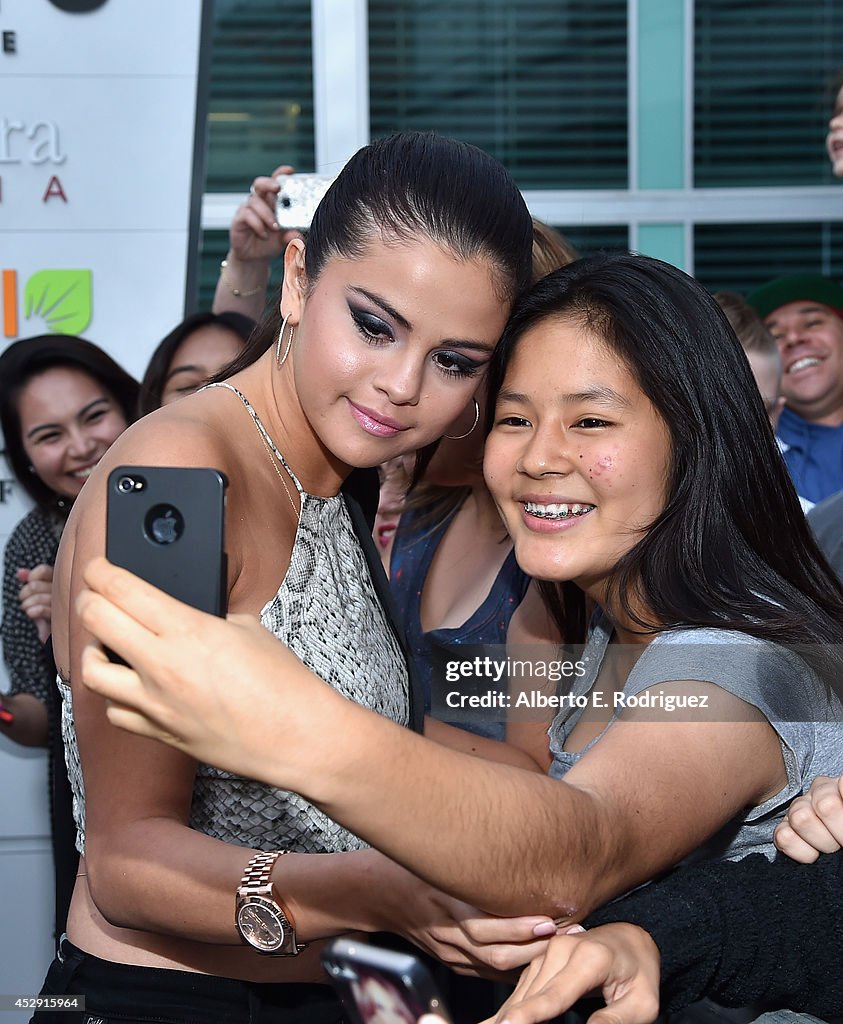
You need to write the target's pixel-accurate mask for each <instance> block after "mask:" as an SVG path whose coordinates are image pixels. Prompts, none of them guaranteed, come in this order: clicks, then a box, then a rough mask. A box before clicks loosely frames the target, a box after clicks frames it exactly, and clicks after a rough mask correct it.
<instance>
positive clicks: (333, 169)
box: [311, 0, 369, 174]
mask: <svg viewBox="0 0 843 1024" xmlns="http://www.w3.org/2000/svg"><path fill="white" fill-rule="evenodd" d="M311 10H312V23H313V113H314V134H315V143H316V145H315V148H316V170H317V172H318V173H320V174H337V173H338V172H339V171H340V170H341V169H342V167H343V165H344V164H345V162H346V161H347V160H348V158H349V157H350V156H351V155H352V154H353V153H356V152H357V150H358V149H360V147H361V146H365V145H366V144H367V143H368V141H369V39H368V32H369V29H368V16H367V4H366V0H312V8H311Z"/></svg>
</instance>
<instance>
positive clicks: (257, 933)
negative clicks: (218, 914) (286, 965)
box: [234, 850, 305, 956]
mask: <svg viewBox="0 0 843 1024" xmlns="http://www.w3.org/2000/svg"><path fill="white" fill-rule="evenodd" d="M288 852H289V851H288V850H277V851H276V852H275V853H256V854H255V856H254V857H252V859H251V860H250V861H249V863H248V865H247V866H246V871H245V872H244V874H243V877H242V878H241V879H240V886H239V888H238V889H237V896H236V900H235V906H234V923H235V925H236V926H237V931H238V932H239V933H240V938H241V939H242V940H243V941H244V942H246V943H248V944H249V945H250V946H252V947H253V948H254V949H256V950H257V951H258V952H259V953H263V954H264V955H265V956H295V955H296V954H297V953H301V951H302V950H303V949H305V945H304V944H302V945H298V944H297V943H296V922H295V921H294V920H293V915H292V914H291V913H290V912H289V910H287V908H286V907H285V906H284V905H283V904H282V903H281V902H280V901H279V899H278V898H277V896H276V895H275V889H274V886H273V884H272V881H271V879H270V874H271V872H272V869H273V867H274V866H275V862H276V861H277V860H278V858H279V857H281V856H283V855H284V854H285V853H288Z"/></svg>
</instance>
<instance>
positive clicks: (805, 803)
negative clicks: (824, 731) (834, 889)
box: [774, 775, 843, 864]
mask: <svg viewBox="0 0 843 1024" xmlns="http://www.w3.org/2000/svg"><path fill="white" fill-rule="evenodd" d="M774 839H775V842H776V846H777V847H778V848H779V849H780V850H781V851H782V853H786V854H787V856H788V857H791V858H792V859H793V860H798V861H800V862H801V863H802V864H813V862H814V861H815V860H816V859H817V858H818V857H819V855H820V854H821V853H836V852H837V851H838V850H839V849H841V847H843V778H829V777H828V776H826V775H818V776H817V777H816V778H815V779H814V781H813V782H812V783H811V788H810V789H809V790H808V792H807V793H806V794H805V795H804V796H799V797H797V798H796V799H795V800H794V801H793V803H792V804H791V805H790V807H789V808H788V809H787V814H786V815H785V817H784V820H783V821H782V822H781V823H780V824H779V826H778V827H777V828H776V831H775V835H774Z"/></svg>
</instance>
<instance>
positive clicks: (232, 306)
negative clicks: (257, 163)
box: [211, 164, 300, 320]
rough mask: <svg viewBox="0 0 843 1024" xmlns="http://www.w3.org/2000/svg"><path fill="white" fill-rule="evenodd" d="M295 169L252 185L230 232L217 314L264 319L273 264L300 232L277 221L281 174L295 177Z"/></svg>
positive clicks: (280, 169) (216, 300) (285, 169)
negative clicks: (281, 227)
mask: <svg viewBox="0 0 843 1024" xmlns="http://www.w3.org/2000/svg"><path fill="white" fill-rule="evenodd" d="M292 172H293V169H292V167H289V166H287V165H286V164H283V165H282V166H281V167H276V168H275V170H274V171H273V172H272V174H271V175H270V176H269V177H265V176H260V177H257V178H255V180H254V181H253V182H252V187H251V190H250V192H249V195H248V196H247V197H246V199H245V200H244V202H243V203H241V205H240V206H239V207H238V208H237V212H236V213H235V214H234V219H233V220H232V222H231V228H230V230H229V249H228V254H227V255H226V258H225V263H226V266H225V267H221V268H220V276H219V279H218V280H217V287H216V291H215V292H214V301H213V305H212V306H211V309H212V311H213V312H214V313H224V312H225V311H226V310H231V311H233V312H235V313H243V314H244V315H245V316H248V317H251V318H252V320H260V318H261V316H262V315H263V311H264V307H265V306H266V293H267V288H268V285H269V275H270V273H271V270H272V261H273V260H274V259H278V257H279V256H281V255H282V253H283V252H284V249H285V248H286V246H287V242H289V240H290V238H293V237H300V233H299V232H298V231H292V232H291V231H282V230H280V229H279V227H278V224H277V223H276V220H275V197H276V195H277V194H278V191H279V186H278V184H277V183H276V181H275V179H276V178H277V177H278V175H279V174H292Z"/></svg>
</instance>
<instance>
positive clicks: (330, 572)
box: [58, 384, 410, 854]
mask: <svg viewBox="0 0 843 1024" xmlns="http://www.w3.org/2000/svg"><path fill="white" fill-rule="evenodd" d="M209 386H210V387H214V386H216V387H225V388H227V389H228V390H230V391H233V392H234V393H235V394H236V395H237V397H238V398H239V399H240V401H241V402H242V403H243V405H244V407H245V408H246V409H247V410H248V412H249V414H250V415H251V417H252V419H253V420H254V422H255V425H256V427H257V428H258V430H259V431H260V433H261V435H262V437H263V438H264V440H265V441H266V442H267V443H268V444H269V446H270V448H271V450H272V452H273V454H274V455H275V457H276V458H277V459H278V461H279V462H280V463H281V465H282V466H283V467H284V468H285V469H286V470H287V473H288V474H289V476H290V478H291V479H292V481H293V483H294V484H295V486H296V488H297V490H298V492H299V496H300V499H301V513H300V517H299V524H298V529H297V532H296V537H295V542H294V545H293V550H292V554H291V556H290V565H289V568H288V569H287V573H286V576H285V577H284V580H283V582H282V583H281V586H280V587H279V589H278V592H277V593H276V595H275V596H274V597H273V598H272V599H271V600H270V601H269V602H268V603H267V604H266V606H265V607H264V609H263V611H262V612H261V622H262V623H263V625H264V626H265V627H266V628H267V629H268V630H270V632H272V633H274V634H275V636H277V637H278V639H279V640H281V641H282V642H283V643H284V644H286V645H287V646H288V647H289V648H290V650H291V651H293V652H294V653H295V654H296V655H297V657H299V658H300V659H301V661H303V662H304V664H305V665H307V666H308V668H310V669H311V670H312V671H313V672H315V673H316V674H317V675H318V676H321V678H322V679H324V680H325V682H326V683H328V684H329V685H330V686H332V687H334V689H335V690H337V691H338V692H339V693H341V694H342V695H343V696H345V697H347V698H349V699H350V700H353V701H355V702H356V703H358V704H361V705H363V706H364V707H367V708H371V710H373V711H376V712H378V713H379V714H382V715H385V716H386V717H388V718H391V719H392V720H393V721H395V722H397V723H399V724H400V725H407V724H408V723H409V719H410V681H409V678H408V673H407V664H406V660H405V657H404V653H403V651H402V649H401V646H400V644H399V643H398V640H397V639H396V637H395V634H394V632H393V630H392V627H391V625H390V623H389V620H388V618H387V615H386V613H385V611H384V609H383V607H382V605H381V603H380V601H379V599H378V597H377V594H376V592H375V588H374V584H373V582H372V577H371V574H370V571H369V566H368V564H367V562H366V556H365V553H364V552H363V549H362V547H361V545H360V541H359V540H358V538H357V534H356V533H355V530H354V526H353V524H352V520H351V517H350V515H349V511H348V508H347V506H346V503H345V498H344V497H343V496H342V495H341V494H338V495H336V496H334V497H330V498H322V497H317V496H315V495H312V494H308V493H307V492H306V491H305V490H304V489H303V488H302V486H301V484H300V483H299V481H298V479H297V478H296V476H295V475H294V474H293V472H292V471H291V470H290V468H289V466H288V465H287V463H286V461H285V460H284V457H283V456H282V455H281V453H280V452H279V451H278V450H277V448H276V447H275V445H274V444H273V442H272V439H271V438H270V437H269V434H268V433H267V432H266V430H265V429H264V426H263V424H262V423H261V421H260V419H259V418H258V415H257V413H256V412H255V410H254V409H253V408H252V407H251V405H250V404H249V402H248V400H247V399H246V398H245V396H244V395H242V394H241V393H240V392H239V391H237V389H236V388H234V387H233V386H232V385H230V384H217V385H209ZM58 685H59V689H60V690H61V694H62V733H63V736H64V741H65V753H66V757H67V763H68V774H69V776H70V780H71V785H72V787H73V794H74V796H73V805H74V817H75V819H76V826H77V840H76V846H77V849H78V850H79V852H80V853H82V854H84V852H85V798H84V788H83V784H82V772H81V767H80V762H79V749H78V746H77V744H76V733H75V729H74V726H73V700H72V694H71V690H70V687H69V686H68V685H67V684H66V683H65V682H64V681H63V680H61V679H59V681H58ZM259 713H260V712H259V711H257V712H256V714H259ZM190 827H191V828H194V829H197V830H198V831H200V832H203V833H205V834H206V835H209V836H212V837H213V838H215V839H221V840H223V841H224V842H227V843H232V844H234V845H237V846H248V847H251V848H254V849H258V850H277V849H289V850H294V851H296V852H300V853H335V852H340V851H343V850H356V849H362V848H364V847H365V845H366V844H365V843H364V842H363V841H362V840H361V839H358V838H357V836H355V835H353V834H352V833H351V832H349V831H348V830H347V829H345V828H343V827H342V826H341V825H338V824H337V823H336V822H334V821H333V820H332V819H331V818H329V817H328V816H327V815H326V814H323V813H322V812H321V811H320V810H319V809H318V808H316V807H314V806H313V805H312V804H310V803H308V801H307V800H304V799H303V798H302V797H300V796H299V795H298V794H296V793H290V792H287V791H284V790H279V789H275V788H273V787H272V786H267V785H264V784H263V783H260V782H255V781H253V780H251V779H245V778H242V777H240V776H236V775H232V774H231V773H229V772H225V771H221V770H220V769H218V768H214V767H212V766H210V765H205V764H200V765H198V767H197V773H196V779H195V783H194V789H193V802H192V806H191V813H190Z"/></svg>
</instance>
